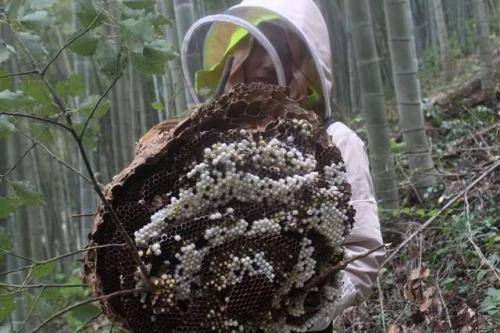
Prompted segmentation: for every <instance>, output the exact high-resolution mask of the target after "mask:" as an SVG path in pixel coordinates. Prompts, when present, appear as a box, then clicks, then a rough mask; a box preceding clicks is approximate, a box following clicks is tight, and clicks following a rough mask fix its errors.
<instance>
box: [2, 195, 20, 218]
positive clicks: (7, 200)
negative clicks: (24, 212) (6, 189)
mask: <svg viewBox="0 0 500 333" xmlns="http://www.w3.org/2000/svg"><path fill="white" fill-rule="evenodd" d="M16 207H17V200H16V199H15V198H12V197H0V220H3V219H7V218H9V217H10V216H11V215H12V213H13V212H14V211H15V210H16Z"/></svg>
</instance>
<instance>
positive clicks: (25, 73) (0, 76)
mask: <svg viewBox="0 0 500 333" xmlns="http://www.w3.org/2000/svg"><path fill="white" fill-rule="evenodd" d="M32 74H39V73H38V70H36V69H33V70H31V71H25V72H18V73H8V74H4V75H0V79H5V78H8V77H14V76H24V75H32Z"/></svg>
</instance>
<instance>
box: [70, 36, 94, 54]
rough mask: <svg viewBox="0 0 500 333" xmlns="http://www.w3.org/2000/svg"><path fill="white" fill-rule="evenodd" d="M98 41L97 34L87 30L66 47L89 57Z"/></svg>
mask: <svg viewBox="0 0 500 333" xmlns="http://www.w3.org/2000/svg"><path fill="white" fill-rule="evenodd" d="M98 42H99V37H97V35H95V34H94V33H92V32H87V33H86V34H85V35H83V36H80V37H79V38H78V39H77V40H75V41H74V42H73V43H71V44H70V46H69V47H68V48H69V49H70V50H71V51H73V52H75V53H76V54H80V55H83V56H87V57H90V56H92V55H93V54H94V53H95V50H96V49H97V43H98Z"/></svg>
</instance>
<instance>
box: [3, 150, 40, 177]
mask: <svg viewBox="0 0 500 333" xmlns="http://www.w3.org/2000/svg"><path fill="white" fill-rule="evenodd" d="M35 147H36V143H33V144H32V145H31V146H30V147H29V148H28V149H26V151H25V152H24V153H23V155H22V156H21V157H20V158H19V159H18V160H17V161H16V163H14V165H13V166H12V167H10V169H9V170H7V172H6V173H4V174H3V175H0V178H5V177H7V176H8V175H10V174H11V173H12V171H14V170H15V169H16V168H17V167H18V166H19V164H21V162H22V161H23V160H24V159H25V158H26V156H28V154H29V153H30V151H32V150H33V149H34V148H35Z"/></svg>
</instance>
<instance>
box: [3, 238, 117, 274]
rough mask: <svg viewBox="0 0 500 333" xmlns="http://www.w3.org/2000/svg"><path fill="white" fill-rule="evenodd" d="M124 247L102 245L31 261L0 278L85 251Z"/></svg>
mask: <svg viewBox="0 0 500 333" xmlns="http://www.w3.org/2000/svg"><path fill="white" fill-rule="evenodd" d="M125 246H126V244H104V245H96V246H90V247H88V248H85V249H81V250H76V251H73V252H68V253H65V254H61V255H59V256H57V257H53V258H50V259H47V260H43V261H37V260H33V261H34V263H33V264H32V265H28V266H24V267H20V268H15V269H12V270H10V271H6V272H1V273H0V276H4V275H7V274H11V273H15V272H19V271H25V270H27V269H32V268H34V267H35V266H37V265H44V264H48V263H50V262H53V261H57V260H61V259H63V258H66V257H70V256H73V255H75V254H79V253H82V252H87V251H90V250H96V249H102V248H107V247H125Z"/></svg>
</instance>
